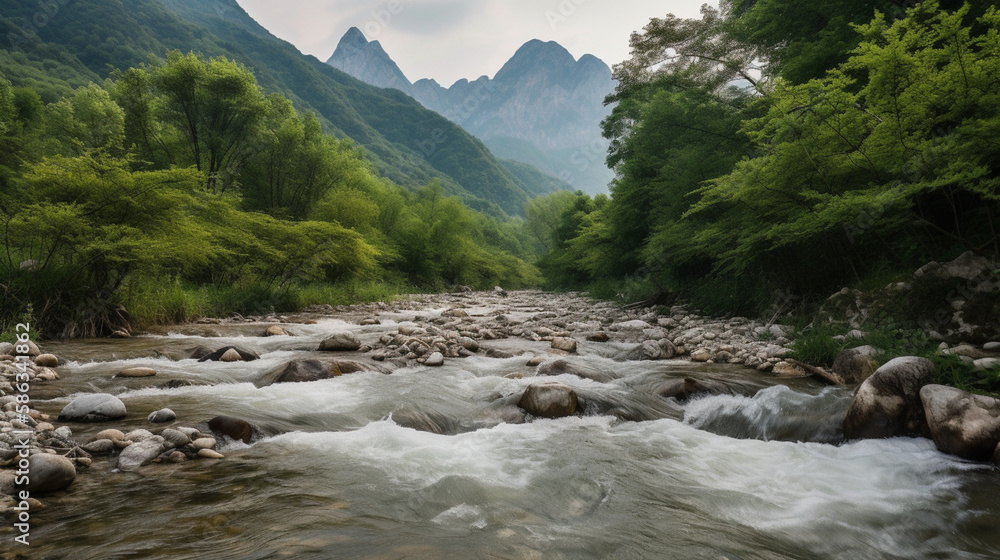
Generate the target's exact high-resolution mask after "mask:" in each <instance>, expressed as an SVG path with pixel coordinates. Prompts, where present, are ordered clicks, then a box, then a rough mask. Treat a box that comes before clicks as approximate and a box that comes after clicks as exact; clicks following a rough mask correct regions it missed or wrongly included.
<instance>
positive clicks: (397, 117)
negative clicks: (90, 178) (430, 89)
mask: <svg viewBox="0 0 1000 560" xmlns="http://www.w3.org/2000/svg"><path fill="white" fill-rule="evenodd" d="M43 4H44V5H45V6H49V4H51V7H50V10H49V11H50V12H52V13H49V14H43V15H45V17H44V18H42V17H36V16H38V14H39V13H41V12H39V9H40V8H39V3H38V2H37V1H35V0H2V1H0V6H2V11H0V14H2V15H0V36H3V37H5V38H8V39H9V41H5V42H3V43H0V69H2V72H3V74H4V76H5V77H6V78H7V79H8V80H10V81H11V82H12V83H13V85H15V86H31V87H36V88H37V89H39V90H41V91H42V94H43V98H44V99H45V100H46V101H54V100H55V99H58V97H59V96H60V95H62V94H65V92H66V91H68V88H69V87H70V86H73V87H75V86H78V85H82V84H85V83H87V82H90V81H97V82H100V81H101V80H103V79H104V78H106V77H107V76H108V75H109V74H110V73H111V71H113V69H116V68H117V69H124V68H129V67H132V66H138V65H141V64H144V63H146V62H148V61H149V59H150V57H151V56H156V57H164V55H165V54H166V53H167V52H168V51H170V50H173V49H177V50H180V51H182V52H189V51H196V52H200V53H202V54H203V55H205V56H208V57H214V56H225V57H227V58H230V59H233V60H236V61H238V62H240V63H242V64H244V65H246V66H247V67H249V68H251V69H253V71H254V73H255V75H256V77H257V80H258V82H259V83H260V85H261V87H263V88H264V89H265V91H268V92H281V93H283V94H284V95H286V96H287V97H289V98H290V99H292V101H293V102H294V103H295V104H296V106H297V107H298V108H299V109H300V110H308V111H313V112H315V113H316V114H317V115H318V116H319V117H320V120H321V122H323V124H324V126H325V128H326V129H327V130H328V131H329V132H332V133H333V134H336V135H338V136H340V137H346V138H351V139H352V140H353V141H355V142H356V143H357V144H359V145H360V146H362V147H363V148H364V149H365V150H366V153H367V155H368V156H369V159H370V160H371V161H372V163H373V166H374V168H375V170H376V171H377V172H378V173H379V174H381V175H382V176H384V177H386V178H388V179H390V180H392V181H394V182H396V183H398V184H400V185H403V186H407V187H416V186H419V185H423V184H427V183H429V182H431V181H432V180H434V179H435V178H437V179H439V180H440V181H441V184H442V186H444V187H445V189H446V190H447V191H448V192H449V193H451V194H457V195H459V196H461V197H462V198H463V200H465V202H466V203H467V204H469V205H470V206H471V207H473V208H476V209H478V210H484V211H489V212H492V213H495V214H497V213H500V212H505V213H508V214H518V213H520V212H522V211H523V206H524V203H525V202H526V201H527V200H528V199H529V198H530V196H531V195H533V194H536V193H539V192H546V191H548V190H550V186H549V185H548V184H543V183H542V182H539V183H533V184H527V183H525V182H524V177H525V176H526V175H525V174H523V173H514V172H512V171H511V170H510V169H509V167H508V166H506V165H504V164H503V163H501V162H500V161H499V160H498V159H497V158H496V157H495V156H494V155H493V154H492V153H491V152H490V150H489V149H488V148H487V147H486V146H485V145H484V144H483V143H482V142H481V141H479V140H478V139H476V138H475V137H473V136H472V135H470V134H469V133H467V132H466V131H465V130H463V129H462V128H461V127H459V126H457V125H456V124H455V123H453V122H451V121H449V120H447V119H445V118H443V117H441V116H440V115H438V114H437V113H435V112H434V111H431V110H428V109H427V108H425V107H424V106H422V105H421V104H419V103H417V102H416V101H414V100H413V99H412V98H410V97H408V96H406V95H403V94H402V93H400V92H398V91H393V90H389V89H381V88H377V87H374V86H372V85H369V84H367V83H364V82H362V81H360V80H358V79H355V78H353V77H351V76H349V75H348V74H346V73H343V72H341V71H339V70H336V69H335V68H333V67H331V66H329V65H327V64H324V63H322V62H321V61H319V60H317V59H316V58H315V57H312V56H306V55H303V54H302V53H300V52H299V51H298V50H297V49H296V48H295V47H294V46H292V45H291V44H290V43H287V42H285V41H282V40H281V39H278V38H277V37H275V36H273V35H272V34H271V33H270V32H268V31H267V30H266V29H264V28H263V27H261V26H260V25H258V24H257V22H256V21H254V20H253V18H251V17H250V16H249V15H248V14H247V13H246V12H245V11H244V10H243V9H242V8H241V7H240V6H239V4H237V3H236V1H235V0H130V1H129V2H121V1H119V0H75V1H73V2H69V3H64V2H59V3H43ZM33 18H34V20H35V21H38V22H42V23H44V25H41V26H31V27H28V26H27V24H26V23H25V22H31V21H33ZM15 43H16V44H15Z"/></svg>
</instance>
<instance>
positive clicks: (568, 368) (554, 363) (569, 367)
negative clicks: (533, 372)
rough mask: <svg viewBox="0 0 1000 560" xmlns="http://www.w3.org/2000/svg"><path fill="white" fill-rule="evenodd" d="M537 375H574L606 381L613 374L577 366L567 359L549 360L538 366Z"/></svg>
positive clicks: (610, 378)
mask: <svg viewBox="0 0 1000 560" xmlns="http://www.w3.org/2000/svg"><path fill="white" fill-rule="evenodd" d="M537 373H538V375H547V376H555V375H565V374H568V375H575V376H577V377H580V378H582V379H590V380H591V381H597V382H600V383H607V382H608V381H611V380H612V379H613V376H611V375H609V374H602V373H600V372H598V371H595V370H592V369H589V368H586V367H583V366H578V365H576V364H573V363H571V362H569V361H568V360H549V361H547V362H545V363H543V364H542V365H540V366H538V372H537Z"/></svg>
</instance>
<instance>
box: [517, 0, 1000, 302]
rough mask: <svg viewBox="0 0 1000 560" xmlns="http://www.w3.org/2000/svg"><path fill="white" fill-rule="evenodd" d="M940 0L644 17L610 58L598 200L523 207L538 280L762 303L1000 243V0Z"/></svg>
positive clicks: (766, 1)
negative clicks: (609, 110)
mask: <svg viewBox="0 0 1000 560" xmlns="http://www.w3.org/2000/svg"><path fill="white" fill-rule="evenodd" d="M953 4H954V3H948V4H947V5H945V6H942V4H941V3H939V2H936V1H926V2H922V3H919V4H915V5H912V6H911V7H909V8H908V9H904V7H903V6H901V5H896V3H893V2H881V3H879V2H876V3H874V4H871V3H869V4H865V5H864V6H862V5H861V4H858V3H856V2H828V3H824V4H823V5H822V6H819V5H815V6H814V5H813V4H806V3H801V2H794V1H791V0H757V1H751V0H739V1H737V0H733V1H724V2H722V4H721V7H720V8H719V9H713V8H710V7H705V8H703V17H702V18H701V19H698V20H684V19H680V18H675V17H673V16H669V17H667V18H664V19H656V20H653V21H652V22H651V23H650V24H649V25H648V26H647V27H646V29H645V30H644V32H643V33H637V34H635V35H634V36H633V38H632V47H633V56H632V58H631V59H630V60H629V61H626V62H625V63H623V64H621V65H619V66H617V67H616V69H615V75H616V78H617V79H618V80H619V87H618V90H617V92H616V93H615V95H614V96H612V98H610V100H611V101H615V102H617V105H616V107H615V109H614V113H613V114H612V116H611V117H610V118H609V119H608V120H607V121H606V122H605V133H606V136H607V137H608V138H609V139H610V140H611V142H612V147H611V151H610V153H609V162H610V163H611V164H612V165H613V166H614V168H615V170H616V173H617V178H616V180H615V182H614V183H613V185H612V197H611V200H610V201H605V200H589V199H587V197H580V198H578V199H576V200H570V199H568V198H567V197H565V196H564V195H559V196H554V195H553V196H550V199H549V200H545V199H542V200H538V201H534V202H533V203H532V206H531V207H530V208H534V212H532V211H529V213H528V224H529V227H530V228H531V229H530V231H532V233H533V234H535V236H536V237H537V236H538V235H541V236H543V237H544V240H543V242H544V244H545V247H546V249H547V250H548V253H547V255H546V257H545V258H543V260H542V261H541V266H542V269H543V272H544V273H545V275H546V277H547V278H548V279H549V280H550V281H551V282H552V283H553V285H563V286H568V285H581V284H588V283H589V284H591V285H593V286H596V287H597V288H599V289H602V290H604V291H605V292H606V293H607V294H608V295H610V294H611V293H612V292H611V290H612V289H614V290H616V291H618V292H619V293H625V292H629V293H627V294H626V295H632V296H635V297H646V296H649V295H651V294H653V293H655V292H657V291H663V290H672V291H675V292H678V293H681V294H684V295H687V296H689V297H692V298H693V299H694V301H695V302H696V303H697V304H698V305H699V306H701V307H702V308H703V309H705V310H707V311H711V312H716V313H757V314H759V313H762V312H763V311H764V309H765V308H766V307H768V305H769V304H771V303H773V302H774V301H775V299H776V298H779V299H782V298H783V299H788V298H791V297H795V298H800V299H801V300H804V299H809V298H824V297H825V296H827V295H829V294H831V293H833V292H834V291H836V290H838V289H839V288H840V287H843V286H845V285H849V284H852V283H856V282H859V281H864V280H866V279H868V278H871V277H875V276H878V277H885V276H887V275H888V276H891V273H892V272H893V271H897V272H900V273H902V272H912V271H913V270H914V269H915V268H917V267H919V266H920V265H922V264H924V263H926V262H928V261H930V260H945V259H950V258H952V257H954V256H956V255H958V254H959V253H962V252H965V251H968V250H974V251H978V252H980V253H981V254H985V255H992V256H993V257H994V258H996V257H997V256H998V255H1000V236H998V229H1000V223H998V221H997V218H998V217H1000V194H998V193H1000V188H998V187H1000V185H998V177H1000V169H998V167H997V165H998V164H997V162H998V161H1000V158H998V155H1000V154H998V153H997V150H998V144H997V141H996V139H997V137H998V132H1000V131H998V128H997V127H998V125H1000V82H998V81H997V76H1000V56H998V55H1000V35H998V27H1000V12H998V10H997V8H995V7H993V6H989V5H987V4H986V3H982V2H977V3H973V4H971V5H964V6H962V5H953ZM952 8H953V9H952ZM806 12H808V13H806ZM800 20H801V21H802V22H804V23H803V26H801V27H800V26H799V25H787V24H784V23H782V22H788V21H796V22H797V21H800ZM555 208H560V209H561V210H559V211H558V212H554V211H553V209H555ZM543 210H544V211H543ZM554 214H558V218H554V217H553V216H554ZM543 220H544V222H545V223H546V224H548V225H547V226H546V227H541V226H540V224H539V222H541V221H543ZM633 292H634V293H633ZM776 294H778V295H776Z"/></svg>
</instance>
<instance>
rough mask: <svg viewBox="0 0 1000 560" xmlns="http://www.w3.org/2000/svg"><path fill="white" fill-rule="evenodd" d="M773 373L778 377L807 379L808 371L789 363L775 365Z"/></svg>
mask: <svg viewBox="0 0 1000 560" xmlns="http://www.w3.org/2000/svg"><path fill="white" fill-rule="evenodd" d="M771 373H772V374H774V375H776V376H778V377H805V376H806V375H807V374H806V370H804V369H802V368H801V367H799V366H797V365H795V364H790V363H788V362H778V363H776V364H774V369H772V370H771Z"/></svg>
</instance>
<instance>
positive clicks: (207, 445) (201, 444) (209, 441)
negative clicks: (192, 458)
mask: <svg viewBox="0 0 1000 560" xmlns="http://www.w3.org/2000/svg"><path fill="white" fill-rule="evenodd" d="M217 444H218V442H217V441H216V440H215V438H210V437H203V438H198V439H196V440H194V441H192V442H191V446H192V447H194V448H195V449H214V448H215V446H216V445H217Z"/></svg>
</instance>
